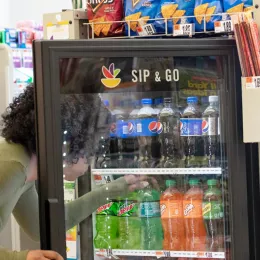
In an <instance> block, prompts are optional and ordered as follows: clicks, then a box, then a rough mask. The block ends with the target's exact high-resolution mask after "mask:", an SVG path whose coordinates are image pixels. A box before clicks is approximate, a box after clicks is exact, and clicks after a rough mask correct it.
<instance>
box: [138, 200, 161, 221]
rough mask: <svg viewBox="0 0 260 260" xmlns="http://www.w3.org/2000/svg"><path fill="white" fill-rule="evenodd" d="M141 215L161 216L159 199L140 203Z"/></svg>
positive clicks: (147, 216)
mask: <svg viewBox="0 0 260 260" xmlns="http://www.w3.org/2000/svg"><path fill="white" fill-rule="evenodd" d="M140 217H141V218H143V217H146V218H152V217H160V203H159V201H149V202H141V203H140Z"/></svg>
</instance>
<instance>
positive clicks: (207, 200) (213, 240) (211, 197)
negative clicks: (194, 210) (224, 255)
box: [203, 180, 224, 252]
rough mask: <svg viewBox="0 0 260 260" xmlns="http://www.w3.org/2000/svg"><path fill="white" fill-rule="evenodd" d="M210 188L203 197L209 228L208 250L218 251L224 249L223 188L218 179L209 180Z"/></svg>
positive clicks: (205, 216) (207, 227)
mask: <svg viewBox="0 0 260 260" xmlns="http://www.w3.org/2000/svg"><path fill="white" fill-rule="evenodd" d="M207 184H208V190H206V192H205V194H204V199H203V217H204V223H205V227H206V230H207V240H208V241H207V242H208V243H207V244H208V250H209V251H211V252H218V251H223V250H224V224H223V220H224V213H223V202H222V193H221V190H219V189H218V188H217V185H218V181H217V180H208V181H207Z"/></svg>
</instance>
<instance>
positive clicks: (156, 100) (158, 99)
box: [154, 98, 163, 105]
mask: <svg viewBox="0 0 260 260" xmlns="http://www.w3.org/2000/svg"><path fill="white" fill-rule="evenodd" d="M162 103H163V99H162V98H156V99H155V100H154V104H155V105H160V104H162Z"/></svg>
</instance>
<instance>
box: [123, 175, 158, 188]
mask: <svg viewBox="0 0 260 260" xmlns="http://www.w3.org/2000/svg"><path fill="white" fill-rule="evenodd" d="M124 178H125V180H126V182H127V184H128V190H129V191H135V190H141V189H144V188H146V187H147V186H148V185H151V186H152V187H154V188H155V189H159V185H158V183H157V181H156V179H154V178H152V177H148V176H145V175H125V176H124Z"/></svg>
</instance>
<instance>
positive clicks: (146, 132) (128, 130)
mask: <svg viewBox="0 0 260 260" xmlns="http://www.w3.org/2000/svg"><path fill="white" fill-rule="evenodd" d="M104 103H105V104H106V106H107V107H109V102H108V101H107V100H106V101H105V102H104ZM153 103H154V104H155V106H154V107H153ZM134 105H135V107H134V109H133V110H132V111H131V112H130V113H127V112H126V110H125V109H124V102H123V101H117V102H116V104H115V107H114V110H112V117H111V125H110V136H109V138H108V139H107V140H102V142H101V143H102V145H101V146H102V147H103V150H102V149H101V152H100V154H101V156H100V158H99V160H98V164H97V167H98V168H154V167H158V168H177V167H179V168H183V167H217V166H219V164H220V152H221V151H220V120H219V105H218V97H217V96H209V106H208V107H206V109H205V110H204V111H203V112H201V109H200V108H199V106H198V98H197V97H188V98H187V107H186V108H185V109H184V110H183V112H180V110H179V109H178V108H177V105H176V104H174V103H173V100H172V98H164V99H162V98H157V99H155V101H154V102H153V100H152V99H150V98H144V99H142V100H141V101H134Z"/></svg>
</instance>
